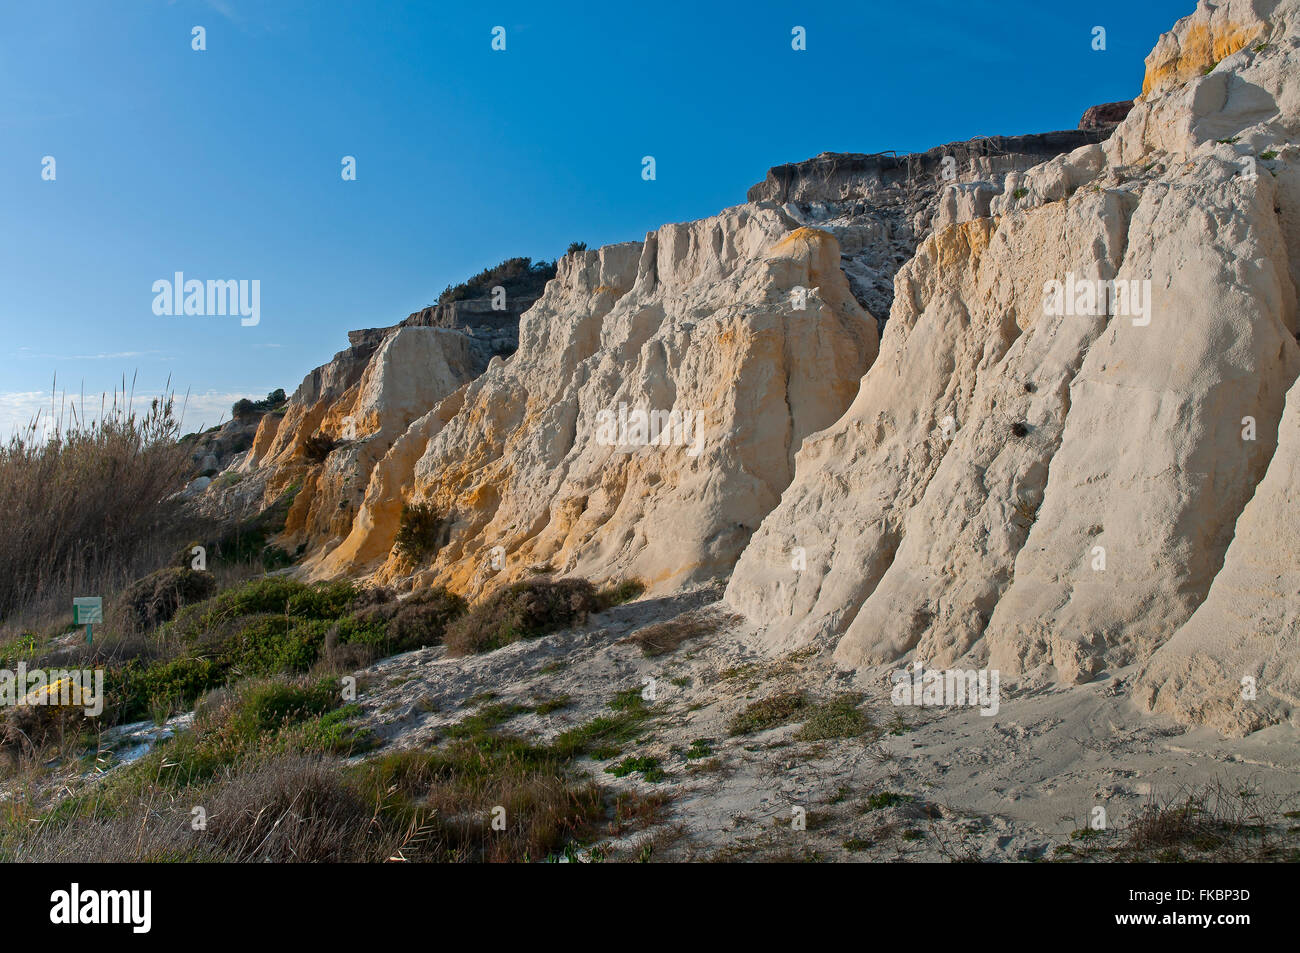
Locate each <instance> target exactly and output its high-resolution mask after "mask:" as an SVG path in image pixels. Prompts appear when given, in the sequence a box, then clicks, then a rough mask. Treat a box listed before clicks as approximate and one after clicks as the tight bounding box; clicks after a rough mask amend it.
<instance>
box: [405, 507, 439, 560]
mask: <svg viewBox="0 0 1300 953" xmlns="http://www.w3.org/2000/svg"><path fill="white" fill-rule="evenodd" d="M442 528H443V520H442V517H441V516H440V515H439V514H438V511H437V509H435V508H434V506H433V505H432V504H430V503H403V504H402V515H401V517H400V518H399V519H398V523H397V536H396V538H395V539H394V540H393V551H394V552H395V553H396V554H397V555H398V556H399V557H400V558H401V559H403V560H404V561H405V562H407V563H408V564H412V565H414V564H416V563H418V562H420V561H421V560H423V559H427V558H430V557H432V556H434V555H436V554H437V552H438V550H439V549H440V548H441V546H442Z"/></svg>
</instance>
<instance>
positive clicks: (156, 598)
mask: <svg viewBox="0 0 1300 953" xmlns="http://www.w3.org/2000/svg"><path fill="white" fill-rule="evenodd" d="M216 588H217V582H216V580H215V579H214V578H213V577H212V575H211V574H210V573H207V572H195V571H194V570H193V569H190V568H189V567H186V566H168V567H166V568H164V569H159V570H158V571H157V572H152V573H150V574H149V575H147V576H145V577H144V578H143V579H137V580H136V581H135V582H133V583H131V585H129V586H127V587H126V590H125V591H124V592H123V593H122V602H123V604H124V606H125V608H126V609H127V611H128V612H130V613H131V616H132V621H134V622H135V624H136V625H137V626H139V627H140V628H142V629H145V628H153V627H154V626H157V625H159V624H161V623H163V622H166V621H168V620H169V619H171V617H172V616H174V615H175V614H176V610H177V609H179V608H180V607H181V606H183V605H185V604H186V603H189V602H198V601H200V600H202V599H206V598H208V597H209V596H211V595H212V594H213V593H214V592H215V591H216Z"/></svg>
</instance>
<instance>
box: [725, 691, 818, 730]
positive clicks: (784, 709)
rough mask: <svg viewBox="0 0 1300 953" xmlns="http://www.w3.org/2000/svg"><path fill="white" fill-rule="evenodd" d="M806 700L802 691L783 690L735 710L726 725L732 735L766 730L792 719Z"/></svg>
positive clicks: (802, 707)
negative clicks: (740, 709) (738, 710)
mask: <svg viewBox="0 0 1300 953" xmlns="http://www.w3.org/2000/svg"><path fill="white" fill-rule="evenodd" d="M807 704H808V702H807V700H806V699H805V698H804V696H803V693H802V692H783V693H781V694H779V695H773V696H772V697H771V698H764V699H762V700H761V701H756V702H754V703H753V704H752V705H749V706H747V707H746V708H745V709H744V710H743V711H740V712H737V713H736V715H735V716H734V717H733V718H732V719H731V721H730V722H729V723H728V725H727V729H728V731H730V732H731V734H733V735H748V734H753V733H754V732H756V731H766V730H767V729H769V728H775V727H776V726H777V725H784V724H786V723H787V722H790V721H793V720H794V718H795V716H796V715H798V714H799V713H800V712H801V711H803V710H804V708H805V707H806V706H807Z"/></svg>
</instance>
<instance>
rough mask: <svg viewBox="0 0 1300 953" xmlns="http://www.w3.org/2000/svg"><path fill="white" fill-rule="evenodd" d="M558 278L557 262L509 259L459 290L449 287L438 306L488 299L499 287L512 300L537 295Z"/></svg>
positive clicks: (482, 273) (458, 287)
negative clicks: (473, 299) (548, 283)
mask: <svg viewBox="0 0 1300 953" xmlns="http://www.w3.org/2000/svg"><path fill="white" fill-rule="evenodd" d="M554 277H555V262H553V261H546V260H545V259H542V260H541V261H533V260H532V259H531V258H507V259H506V260H505V261H503V262H501V263H500V264H499V265H493V266H492V267H491V268H485V269H483V270H482V271H480V272H479V273H478V274H477V275H475V276H474V277H473V278H470V279H469V280H468V281H462V282H461V283H460V284H458V285H455V286H452V285H448V286H447V288H446V289H445V290H444V291H443V293H442V294H440V295H439V296H438V304H447V303H448V302H451V301H466V300H469V299H470V298H482V297H486V296H487V295H489V294H491V293H492V289H493V288H494V287H496V286H498V285H500V286H501V287H502V288H505V290H506V294H507V295H508V296H510V297H512V298H513V297H515V296H516V295H529V296H532V295H537V294H539V293H540V292H541V290H542V288H543V287H544V286H545V285H546V282H548V281H550V280H551V279H552V278H554Z"/></svg>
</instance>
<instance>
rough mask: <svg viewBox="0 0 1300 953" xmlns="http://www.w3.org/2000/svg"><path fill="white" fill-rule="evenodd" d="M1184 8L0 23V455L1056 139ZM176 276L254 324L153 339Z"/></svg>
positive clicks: (79, 14)
mask: <svg viewBox="0 0 1300 953" xmlns="http://www.w3.org/2000/svg"><path fill="white" fill-rule="evenodd" d="M615 7H617V9H613V8H615ZM1193 8H1194V3H1193V2H1192V0H1177V2H1174V0H1144V2H1142V3H1133V2H1132V0H1125V2H1110V0H1094V2H1089V3H1045V2H1043V0H1005V2H999V3H993V2H988V3H978V2H970V0H928V2H926V3H899V2H897V0H889V2H875V0H865V2H864V0H841V2H836V3H806V4H801V3H767V2H752V3H744V4H740V3H737V4H707V3H700V2H695V3H680V4H678V3H668V2H661V0H656V2H653V3H642V4H617V5H615V4H609V3H592V4H575V3H537V2H533V3H492V2H476V3H469V4H467V3H456V4H435V3H397V2H383V0H373V2H366V3H362V2H358V3H348V2H327V0H313V2H297V0H294V2H289V0H283V2H281V0H264V2H253V0H174V2H166V0H116V2H110V0H99V2H89V0H87V2H65V0H34V2H23V3H19V2H15V0H0V210H3V215H4V223H5V227H4V228H3V229H0V332H2V333H0V367H2V368H3V377H2V378H0V433H6V432H8V431H9V429H10V428H11V427H12V426H13V425H15V424H16V423H19V422H23V421H26V420H27V419H29V418H30V416H31V413H32V412H33V411H34V410H35V409H36V408H37V407H38V406H42V405H44V406H48V404H49V395H50V388H51V381H52V379H53V378H54V376H55V375H56V374H57V375H58V383H59V389H60V390H63V389H65V388H66V389H67V390H68V391H69V392H72V393H77V392H80V391H83V390H84V392H85V393H86V394H88V395H89V394H96V395H97V394H99V393H100V392H102V391H104V390H110V391H111V389H112V388H113V387H114V385H115V384H118V383H120V381H121V379H122V376H123V375H125V376H126V378H127V379H128V381H129V380H130V379H131V377H132V375H138V379H137V384H136V389H137V393H141V394H145V395H148V394H152V393H156V392H158V391H159V390H160V389H161V388H162V387H163V385H164V382H165V381H166V380H167V378H168V377H169V376H170V378H171V381H172V384H173V386H174V387H175V388H176V389H177V391H178V392H181V393H183V392H184V391H186V390H189V391H190V393H191V395H192V396H191V406H190V411H189V413H188V414H187V419H186V424H187V429H192V428H195V427H197V426H199V425H200V424H207V425H210V424H213V423H216V422H217V418H218V416H219V415H220V414H221V413H222V411H225V412H226V413H227V415H228V410H229V405H230V403H231V401H233V400H234V399H235V398H236V397H239V396H251V397H260V396H262V395H264V394H265V393H266V392H267V391H269V390H271V389H272V388H275V387H284V388H285V389H286V390H287V391H292V390H293V388H294V387H296V386H297V384H298V383H299V381H300V380H301V379H302V377H303V376H304V374H306V373H307V371H309V370H310V369H311V368H312V367H314V366H316V365H318V364H321V363H323V362H324V361H326V360H328V359H329V357H330V356H331V355H332V354H333V353H334V352H335V351H337V350H339V349H341V348H342V347H344V346H345V345H346V337H345V333H346V331H347V330H349V329H351V328H360V327H374V326H380V325H387V324H393V323H396V322H397V321H399V320H400V319H402V318H403V317H405V316H406V315H407V314H409V313H410V312H412V311H415V310H418V309H419V308H421V307H424V306H425V305H427V304H430V303H432V302H433V301H434V300H435V299H436V298H437V296H438V293H439V292H440V291H441V290H442V288H443V287H445V286H446V285H447V284H453V283H456V282H458V281H460V280H463V279H464V278H465V277H467V276H468V275H470V274H472V273H474V272H476V271H479V270H480V269H482V268H484V267H486V266H488V265H491V264H494V263H495V262H497V261H499V260H501V259H502V258H505V257H509V256H513V255H528V256H531V257H533V258H543V257H544V258H553V257H555V256H556V255H559V254H562V253H563V251H564V249H565V247H566V246H567V245H568V244H569V242H571V241H585V242H587V244H588V245H589V246H590V247H596V246H599V245H602V244H607V243H610V242H616V241H626V240H629V239H639V238H642V237H643V236H644V234H645V233H646V232H647V231H649V230H651V229H654V228H657V227H658V226H660V225H662V224H663V223H665V222H676V221H686V220H689V219H694V218H700V217H703V216H706V215H710V214H712V213H714V212H716V211H717V210H719V209H721V208H724V207H726V206H729V205H735V204H738V203H740V202H743V201H744V197H745V190H746V188H748V186H750V185H752V184H753V183H754V182H757V181H759V180H760V179H761V178H762V177H763V175H764V174H765V173H766V170H767V169H768V168H769V167H770V166H772V165H776V164H779V163H781V162H788V161H795V160H799V159H804V158H807V157H809V156H813V155H816V154H817V153H819V152H824V151H840V152H877V151H882V150H887V149H895V150H898V151H899V152H903V151H914V150H919V149H926V148H929V147H931V146H934V145H938V144H941V143H943V142H949V141H954V140H959V139H965V138H970V137H972V136H976V135H994V134H1014V133H1028V132H1042V131H1047V130H1051V129H1061V128H1071V127H1073V126H1074V125H1075V124H1076V123H1077V122H1078V119H1079V115H1080V114H1081V113H1082V112H1083V110H1084V109H1085V108H1086V107H1088V106H1089V105H1092V104H1094V103H1100V102H1109V101H1113V100H1118V99H1130V98H1132V97H1134V96H1136V95H1137V94H1138V92H1140V89H1141V82H1142V72H1143V63H1142V61H1143V58H1144V57H1145V56H1146V54H1147V53H1148V52H1149V51H1150V49H1151V47H1152V45H1153V44H1154V42H1155V40H1156V38H1157V37H1158V36H1159V34H1160V33H1161V32H1163V31H1164V30H1167V29H1168V28H1169V27H1170V26H1171V25H1172V24H1173V22H1174V21H1175V20H1176V19H1177V18H1178V17H1181V16H1185V15H1186V14H1188V13H1190V12H1191V11H1192V9H1193ZM196 25H201V26H203V27H204V28H205V30H206V46H207V49H206V50H204V51H202V52H197V51H194V50H193V49H191V31H192V28H193V27H194V26H196ZM498 25H499V26H504V27H505V29H506V50H505V51H504V52H495V51H493V50H492V49H491V40H492V36H491V31H492V28H493V27H494V26H498ZM795 25H800V26H803V27H805V28H806V30H807V50H806V51H804V52H795V51H793V50H792V49H791V46H790V35H791V29H792V27H794V26H795ZM1094 26H1103V27H1104V28H1105V29H1106V50H1105V51H1101V52H1098V51H1094V50H1093V49H1092V47H1091V44H1092V29H1093V27H1094ZM345 155H352V156H355V157H356V160H357V178H356V181H351V182H347V181H343V179H342V178H341V176H340V170H341V159H342V157H343V156H345ZM645 155H653V156H654V157H655V160H656V164H657V179H656V180H655V181H653V182H647V181H644V180H643V179H642V178H641V158H642V156H645ZM45 156H53V157H54V159H55V163H56V166H55V171H56V178H55V179H54V180H53V181H46V180H43V179H42V176H41V170H42V160H43V157H45ZM177 271H181V272H184V273H185V275H186V277H187V278H199V279H232V278H233V279H246V280H252V279H257V280H259V281H260V287H261V315H260V318H261V320H260V323H259V324H257V325H256V326H254V327H245V326H242V325H241V323H240V320H239V318H238V317H229V316H226V317H222V316H188V317H175V316H171V317H168V316H157V315H155V314H154V313H153V309H152V304H153V299H154V294H153V291H152V285H153V282H155V281H156V280H158V279H163V278H166V279H170V278H171V277H172V275H173V273H174V272H177ZM96 404H97V401H96Z"/></svg>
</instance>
